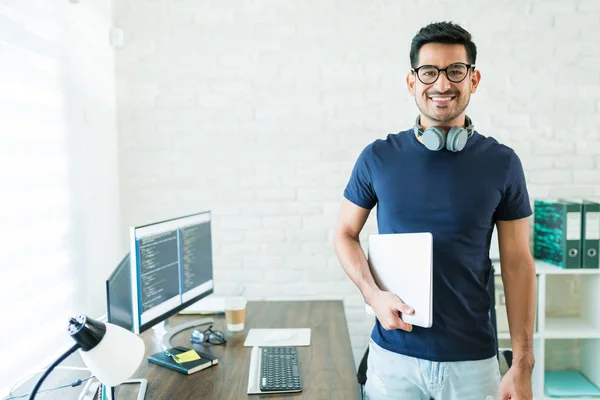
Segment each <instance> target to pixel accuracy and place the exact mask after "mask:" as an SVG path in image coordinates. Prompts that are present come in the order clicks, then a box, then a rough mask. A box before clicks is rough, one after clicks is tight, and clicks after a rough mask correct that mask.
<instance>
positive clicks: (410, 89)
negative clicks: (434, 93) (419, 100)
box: [406, 72, 415, 96]
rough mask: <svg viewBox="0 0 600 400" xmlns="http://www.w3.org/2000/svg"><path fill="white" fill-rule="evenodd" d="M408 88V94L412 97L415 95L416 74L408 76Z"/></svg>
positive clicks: (410, 73)
mask: <svg viewBox="0 0 600 400" xmlns="http://www.w3.org/2000/svg"><path fill="white" fill-rule="evenodd" d="M406 87H407V88H408V93H410V94H411V95H412V96H414V95H415V74H414V73H412V72H409V73H408V75H406Z"/></svg>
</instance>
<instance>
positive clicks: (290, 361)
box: [260, 346, 302, 392]
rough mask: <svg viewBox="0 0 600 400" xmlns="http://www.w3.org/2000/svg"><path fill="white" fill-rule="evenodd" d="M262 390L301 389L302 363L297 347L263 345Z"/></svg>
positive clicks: (261, 356) (261, 357) (261, 354)
mask: <svg viewBox="0 0 600 400" xmlns="http://www.w3.org/2000/svg"><path fill="white" fill-rule="evenodd" d="M260 352H261V353H260V362H261V364H260V365H261V368H260V390H261V391H265V392H273V391H300V390H302V380H301V379H300V378H301V377H300V365H299V364H298V352H297V349H296V347H284V346H281V347H261V349H260Z"/></svg>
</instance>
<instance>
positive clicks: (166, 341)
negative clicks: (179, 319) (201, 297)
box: [162, 318, 215, 350]
mask: <svg viewBox="0 0 600 400" xmlns="http://www.w3.org/2000/svg"><path fill="white" fill-rule="evenodd" d="M213 322H215V321H214V320H213V319H212V318H200V319H195V320H193V321H189V322H186V323H183V324H180V325H177V326H173V327H169V326H168V324H165V326H164V328H163V329H164V333H163V334H162V349H163V350H167V349H170V348H171V347H173V346H171V338H172V337H173V336H175V335H177V334H178V333H180V332H181V331H184V330H186V329H190V328H194V327H196V326H200V325H208V324H212V323H213Z"/></svg>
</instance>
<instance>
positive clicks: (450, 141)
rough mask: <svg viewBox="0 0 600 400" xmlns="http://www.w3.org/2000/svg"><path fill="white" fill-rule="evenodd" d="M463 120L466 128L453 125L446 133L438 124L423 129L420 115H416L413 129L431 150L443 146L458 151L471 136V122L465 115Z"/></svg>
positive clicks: (436, 149) (439, 148)
mask: <svg viewBox="0 0 600 400" xmlns="http://www.w3.org/2000/svg"><path fill="white" fill-rule="evenodd" d="M465 122H466V124H467V127H466V128H463V127H462V126H453V127H452V128H450V131H449V132H448V133H447V134H446V130H445V129H444V128H442V127H439V126H430V127H429V128H427V129H425V131H423V129H421V123H420V116H418V117H417V120H416V121H415V126H414V127H413V131H414V133H415V135H416V136H417V137H419V136H421V137H422V139H423V144H424V145H425V147H427V148H428V149H429V150H431V151H439V150H441V149H443V148H444V147H445V148H446V149H447V150H448V151H453V152H458V151H461V150H462V149H464V148H465V146H466V144H467V140H469V138H470V137H471V136H473V130H474V127H473V123H472V122H471V119H470V118H469V117H468V116H466V115H465Z"/></svg>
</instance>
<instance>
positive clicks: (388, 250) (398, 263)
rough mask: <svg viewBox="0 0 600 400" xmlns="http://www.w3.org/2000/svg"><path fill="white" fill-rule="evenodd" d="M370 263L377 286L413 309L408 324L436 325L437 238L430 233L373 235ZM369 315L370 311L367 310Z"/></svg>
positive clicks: (404, 316) (405, 318)
mask: <svg viewBox="0 0 600 400" xmlns="http://www.w3.org/2000/svg"><path fill="white" fill-rule="evenodd" d="M368 259H369V264H370V266H371V273H372V275H373V278H374V279H375V282H376V283H377V285H378V286H379V288H380V289H382V290H387V291H389V292H391V293H394V294H395V295H396V296H398V297H399V298H400V300H402V301H403V302H404V303H406V304H408V305H409V306H411V307H412V308H413V309H414V310H415V312H414V314H410V315H409V314H406V315H402V320H403V321H404V322H406V323H409V324H412V325H416V326H421V327H423V328H430V327H431V325H432V323H433V236H432V234H431V233H429V232H420V233H392V234H380V235H370V236H369V243H368ZM367 310H368V311H371V312H372V310H369V308H367Z"/></svg>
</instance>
